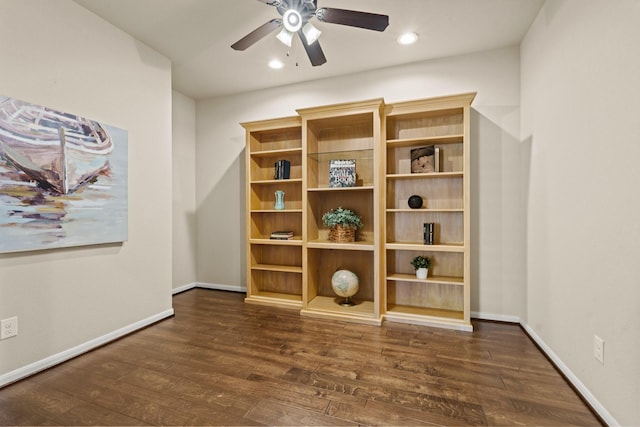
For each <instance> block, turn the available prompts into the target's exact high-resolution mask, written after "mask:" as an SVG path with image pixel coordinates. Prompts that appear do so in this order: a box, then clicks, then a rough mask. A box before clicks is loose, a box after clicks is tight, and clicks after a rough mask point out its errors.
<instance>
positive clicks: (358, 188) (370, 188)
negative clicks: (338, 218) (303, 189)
mask: <svg viewBox="0 0 640 427" xmlns="http://www.w3.org/2000/svg"><path fill="white" fill-rule="evenodd" d="M307 191H312V192H314V191H329V192H341V191H347V192H349V191H373V186H372V185H362V186H355V187H338V188H331V187H314V188H307Z"/></svg>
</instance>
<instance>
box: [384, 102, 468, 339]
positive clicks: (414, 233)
mask: <svg viewBox="0 0 640 427" xmlns="http://www.w3.org/2000/svg"><path fill="white" fill-rule="evenodd" d="M474 95H475V94H464V95H459V96H450V97H443V98H434V99H426V100H418V101H410V102H401V103H395V104H391V105H388V106H387V109H386V114H385V120H386V123H385V124H386V126H385V128H386V132H385V137H386V138H385V150H384V151H385V155H386V161H385V163H386V207H385V245H384V246H385V250H384V256H385V261H384V264H385V268H386V274H385V280H384V285H383V286H384V293H385V302H386V305H385V314H384V317H385V319H386V320H389V321H396V322H406V323H420V324H429V325H435V326H446V327H452V328H457V329H462V330H471V328H472V327H471V321H470V288H469V286H470V259H469V257H470V230H469V227H470V212H469V209H470V203H469V195H470V185H469V177H470V173H469V166H470V161H469V160H470V156H469V153H470V150H469V110H470V105H471V102H472V100H473V98H474ZM423 147H433V150H432V151H434V152H435V156H437V157H436V159H434V162H433V163H434V164H435V165H437V166H436V167H435V168H434V169H435V170H433V171H429V172H415V171H413V172H412V170H413V168H412V165H411V163H412V150H416V151H417V150H418V149H420V148H423ZM413 160H415V159H413ZM413 195H416V196H419V197H420V198H421V199H422V206H421V207H419V208H414V209H412V208H411V207H409V204H408V199H409V197H411V196H413ZM425 224H432V227H433V230H434V234H433V241H432V242H428V240H425V236H424V229H425ZM427 243H430V244H427ZM418 255H422V256H427V257H429V258H430V259H431V262H432V264H431V267H430V268H429V276H428V277H427V278H426V279H418V278H417V277H416V275H415V272H414V268H413V266H412V265H411V260H412V259H413V258H414V257H416V256H418Z"/></svg>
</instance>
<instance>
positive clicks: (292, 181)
mask: <svg viewBox="0 0 640 427" xmlns="http://www.w3.org/2000/svg"><path fill="white" fill-rule="evenodd" d="M295 183H298V184H301V183H302V178H291V179H261V180H255V181H251V182H250V184H251V185H266V184H278V185H287V184H295Z"/></svg>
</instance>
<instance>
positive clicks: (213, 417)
mask: <svg viewBox="0 0 640 427" xmlns="http://www.w3.org/2000/svg"><path fill="white" fill-rule="evenodd" d="M243 297H244V295H243V294H238V293H230V292H222V291H210V290H202V289H193V290H191V291H188V292H185V293H182V294H179V295H176V296H174V300H173V302H174V308H175V317H173V318H170V319H167V320H164V321H162V322H159V323H157V324H155V325H153V326H150V327H148V328H146V329H144V330H142V331H139V332H136V333H134V334H131V335H129V336H127V337H124V338H122V339H120V340H118V341H115V342H113V343H111V344H108V345H106V346H104V347H101V348H99V349H97V350H94V351H92V352H90V353H87V354H85V355H82V356H80V357H77V358H75V359H73V360H70V361H68V362H66V363H64V364H61V365H59V366H57V367H54V368H52V369H49V370H47V371H45V372H42V373H40V374H38V375H34V376H32V377H30V378H28V379H26V380H23V381H20V382H18V383H15V384H12V385H10V386H7V387H5V388H3V389H1V390H0V423H1V424H2V425H45V424H46V425H147V424H151V425H357V424H361V425H362V424H363V425H412V426H418V425H447V426H449V425H452V426H457V425H506V426H515V425H533V426H543V425H549V426H558V425H580V426H592V425H600V423H599V421H598V419H597V418H596V417H595V416H594V415H593V414H592V412H591V411H590V410H589V408H588V407H587V406H585V404H584V403H583V402H582V401H581V400H580V398H579V397H578V396H577V395H576V393H575V392H574V391H573V390H572V389H571V387H570V386H569V385H568V384H567V383H566V382H565V380H564V379H563V378H562V377H561V376H560V375H559V374H558V373H557V372H556V370H555V369H554V368H553V366H552V365H551V364H550V363H549V361H548V360H547V359H546V358H545V357H544V356H543V355H542V354H541V353H540V351H539V350H538V349H537V348H536V347H535V345H534V344H533V343H532V342H531V340H530V339H529V338H528V337H527V336H526V335H525V334H524V333H523V331H522V330H521V329H520V327H519V326H517V325H509V324H500V323H492V322H482V321H474V327H475V331H474V332H473V333H466V332H456V331H448V330H441V329H436V328H428V327H423V326H413V325H402V324H390V323H387V324H385V325H384V326H382V327H376V326H364V325H359V324H352V323H344V322H337V321H328V320H317V319H309V318H304V317H300V316H299V314H298V312H297V311H295V310H285V309H277V308H271V307H262V306H256V305H249V304H244V303H243Z"/></svg>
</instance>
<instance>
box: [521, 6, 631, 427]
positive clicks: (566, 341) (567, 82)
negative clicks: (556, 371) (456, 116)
mask: <svg viewBox="0 0 640 427" xmlns="http://www.w3.org/2000/svg"><path fill="white" fill-rule="evenodd" d="M639 40H640V2H638V1H637V0H616V1H599V0H553V1H551V0H548V1H547V2H546V4H545V6H544V7H543V9H542V10H541V12H540V14H539V16H538V18H537V19H536V21H535V23H534V24H533V26H532V28H531V29H530V31H529V33H528V35H527V36H526V38H525V40H524V42H523V44H522V117H523V121H522V133H523V138H524V139H527V140H529V141H530V145H531V163H530V174H529V184H528V187H527V188H524V189H523V191H524V192H525V193H526V195H527V221H528V225H527V239H526V241H525V242H526V245H527V254H528V257H527V258H528V259H527V261H528V262H527V269H528V274H527V289H528V314H527V323H528V325H529V327H530V328H532V330H534V331H535V332H536V333H537V335H538V336H539V337H540V338H541V339H542V341H544V342H545V343H546V345H547V346H548V347H549V348H550V349H551V350H552V352H553V353H554V354H555V355H556V356H557V357H558V358H559V359H560V360H561V361H562V362H563V363H564V364H565V365H566V366H567V367H568V368H569V370H570V371H571V372H572V373H573V374H574V375H575V377H577V378H578V379H579V380H580V381H581V382H582V383H583V385H584V386H585V387H586V393H585V394H586V395H587V396H589V395H592V396H594V397H595V398H596V399H597V400H598V401H600V403H601V404H602V405H603V406H604V407H606V408H607V410H608V412H609V413H610V414H609V416H610V417H609V418H608V422H610V423H611V424H615V423H616V422H617V423H619V424H621V425H640V405H639V403H640V339H639V337H640V332H639V331H640V274H638V271H637V270H636V268H635V267H636V263H637V262H638V259H639V258H640V225H639V224H640V221H639V215H638V211H639V210H640V191H638V184H639V183H640V168H638V159H640V107H639V106H638V105H639V104H638V99H640V83H639V80H638V77H639V76H640V56H639V55H638V52H639V51H638V46H639V44H638V43H639ZM594 335H598V336H600V337H601V338H603V339H604V340H605V351H604V355H605V357H604V365H602V364H600V363H599V362H597V361H596V360H595V359H594V357H593V336H594ZM583 391H584V390H583Z"/></svg>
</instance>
